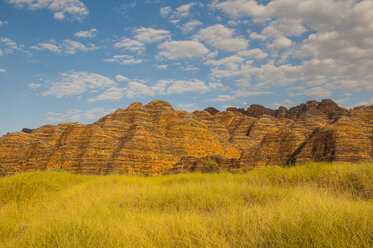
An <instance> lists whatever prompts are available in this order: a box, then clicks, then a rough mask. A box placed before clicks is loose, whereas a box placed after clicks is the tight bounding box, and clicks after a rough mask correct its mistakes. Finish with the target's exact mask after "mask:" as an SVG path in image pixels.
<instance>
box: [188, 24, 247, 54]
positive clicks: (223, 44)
mask: <svg viewBox="0 0 373 248" xmlns="http://www.w3.org/2000/svg"><path fill="white" fill-rule="evenodd" d="M234 34H235V30H234V29H230V28H227V27H224V26H223V25H221V24H216V25H213V26H210V27H207V28H204V29H201V30H200V31H199V32H198V33H197V35H196V36H195V37H196V38H197V39H199V40H202V41H204V42H206V43H207V44H209V45H211V46H213V47H214V48H216V49H220V50H223V51H227V52H237V51H242V50H245V49H246V48H247V46H248V45H249V42H248V41H247V40H245V39H244V38H242V37H233V36H234Z"/></svg>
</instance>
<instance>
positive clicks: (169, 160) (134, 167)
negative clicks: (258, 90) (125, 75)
mask: <svg viewBox="0 0 373 248" xmlns="http://www.w3.org/2000/svg"><path fill="white" fill-rule="evenodd" d="M311 160H312V161H362V160H373V106H370V107H358V108H354V109H349V110H348V109H344V108H341V107H339V106H338V105H337V104H336V103H334V102H333V101H332V100H323V101H321V102H316V101H309V102H307V103H305V104H301V105H299V106H296V107H293V108H290V109H286V108H285V107H280V108H279V109H278V110H272V109H268V108H265V107H263V106H260V105H251V106H250V107H249V108H248V109H246V110H245V109H242V108H228V109H227V111H222V112H219V111H218V110H217V109H215V108H207V109H205V110H204V111H195V112H193V113H188V112H185V111H180V110H175V109H174V108H173V107H172V106H171V105H170V104H169V103H167V102H164V101H161V100H156V101H152V102H150V103H149V104H147V105H142V104H141V103H133V104H131V105H130V106H129V107H128V108H126V109H117V110H116V111H115V112H114V113H112V114H109V115H107V116H105V117H103V118H101V119H100V120H98V121H96V122H94V123H92V124H89V125H82V124H78V123H63V124H59V125H57V126H55V125H45V126H42V127H40V128H37V129H23V130H22V132H16V133H10V134H7V135H4V136H3V137H1V138H0V174H14V173H17V172H22V171H30V170H45V169H52V168H58V169H63V170H67V171H72V172H76V173H83V174H108V173H113V172H114V173H115V172H126V173H137V172H141V173H148V174H152V175H161V174H169V173H179V172H184V171H202V172H209V171H215V170H217V169H219V168H227V169H229V168H239V167H244V166H246V167H247V166H266V165H273V164H276V165H292V164H296V163H302V162H306V161H311ZM216 166H218V167H219V168H217V167H216Z"/></svg>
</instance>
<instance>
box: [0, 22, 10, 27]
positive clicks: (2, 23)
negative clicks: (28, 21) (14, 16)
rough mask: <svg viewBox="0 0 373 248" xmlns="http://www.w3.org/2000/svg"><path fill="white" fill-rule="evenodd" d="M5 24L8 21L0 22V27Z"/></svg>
mask: <svg viewBox="0 0 373 248" xmlns="http://www.w3.org/2000/svg"><path fill="white" fill-rule="evenodd" d="M5 24H8V21H0V27H1V26H2V25H5Z"/></svg>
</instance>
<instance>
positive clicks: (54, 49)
mask: <svg viewBox="0 0 373 248" xmlns="http://www.w3.org/2000/svg"><path fill="white" fill-rule="evenodd" d="M31 49H34V50H40V51H43V50H48V51H50V52H53V53H61V49H60V48H59V47H58V46H56V45H55V44H52V43H39V44H38V46H32V47H31Z"/></svg>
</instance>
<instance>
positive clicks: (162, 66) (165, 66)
mask: <svg viewBox="0 0 373 248" xmlns="http://www.w3.org/2000/svg"><path fill="white" fill-rule="evenodd" d="M154 66H155V67H156V68H157V69H159V70H165V69H167V67H168V65H154Z"/></svg>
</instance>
